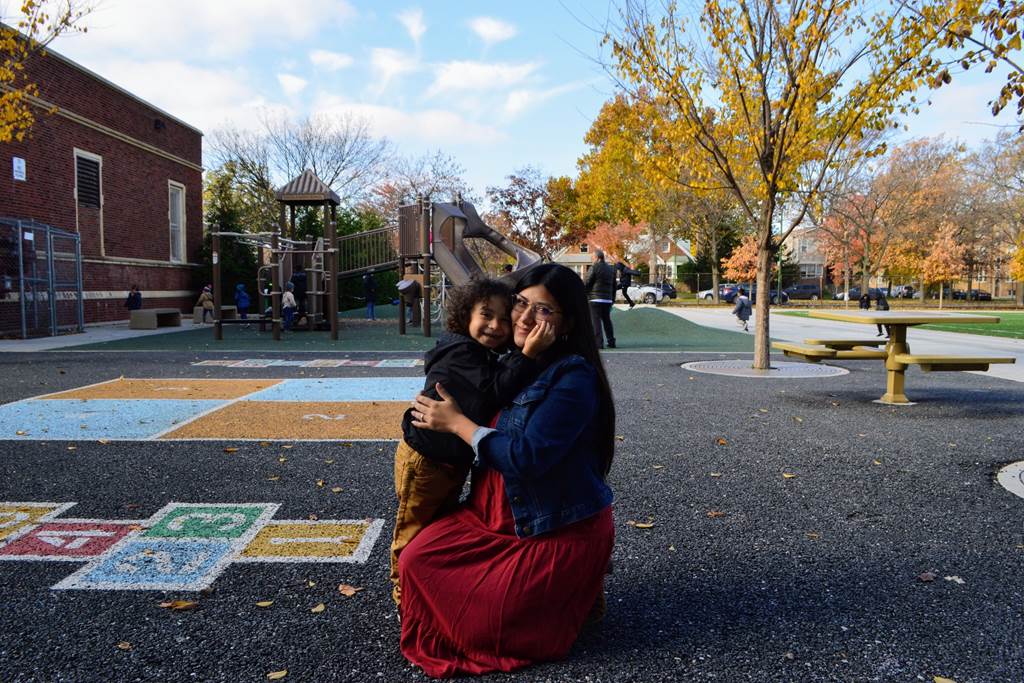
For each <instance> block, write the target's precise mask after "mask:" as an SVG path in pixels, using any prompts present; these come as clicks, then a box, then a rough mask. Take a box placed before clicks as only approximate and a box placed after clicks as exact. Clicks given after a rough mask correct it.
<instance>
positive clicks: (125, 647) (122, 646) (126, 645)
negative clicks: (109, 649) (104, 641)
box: [117, 640, 132, 650]
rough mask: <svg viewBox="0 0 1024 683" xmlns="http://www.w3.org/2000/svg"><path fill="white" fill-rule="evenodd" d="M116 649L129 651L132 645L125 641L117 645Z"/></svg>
mask: <svg viewBox="0 0 1024 683" xmlns="http://www.w3.org/2000/svg"><path fill="white" fill-rule="evenodd" d="M117 649H118V650H130V649H132V644H131V643H129V642H128V641H127V640H122V641H121V642H120V643H118V644H117Z"/></svg>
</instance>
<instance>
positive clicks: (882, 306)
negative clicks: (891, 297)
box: [875, 290, 889, 337]
mask: <svg viewBox="0 0 1024 683" xmlns="http://www.w3.org/2000/svg"><path fill="white" fill-rule="evenodd" d="M875 309H877V310H879V311H888V310H889V301H888V299H886V298H885V293H884V292H882V291H881V290H879V291H878V298H877V299H875ZM875 327H877V328H878V336H879V337H882V336H885V337H888V336H889V326H888V325H886V326H885V330H884V331H883V330H882V325H881V324H876V325H875Z"/></svg>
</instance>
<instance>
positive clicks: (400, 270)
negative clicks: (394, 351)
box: [398, 256, 405, 335]
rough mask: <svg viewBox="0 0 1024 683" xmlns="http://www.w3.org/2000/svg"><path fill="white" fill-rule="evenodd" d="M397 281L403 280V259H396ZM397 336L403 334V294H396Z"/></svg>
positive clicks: (401, 257) (402, 257)
mask: <svg viewBox="0 0 1024 683" xmlns="http://www.w3.org/2000/svg"><path fill="white" fill-rule="evenodd" d="M398 279H399V280H404V279H405V257H404V256H399V257H398ZM398 334H402V335H404V334H405V294H402V293H399V294H398Z"/></svg>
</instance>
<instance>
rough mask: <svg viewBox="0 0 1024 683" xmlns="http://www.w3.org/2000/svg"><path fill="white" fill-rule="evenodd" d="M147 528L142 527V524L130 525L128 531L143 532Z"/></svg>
mask: <svg viewBox="0 0 1024 683" xmlns="http://www.w3.org/2000/svg"><path fill="white" fill-rule="evenodd" d="M145 528H146V527H144V526H142V525H141V524H129V525H128V531H142V530H143V529H145Z"/></svg>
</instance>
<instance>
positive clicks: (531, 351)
mask: <svg viewBox="0 0 1024 683" xmlns="http://www.w3.org/2000/svg"><path fill="white" fill-rule="evenodd" d="M554 342H555V328H554V326H553V325H552V324H551V323H549V322H547V321H546V320H545V321H540V320H538V321H537V324H536V325H534V326H533V329H532V330H530V334H528V335H527V336H526V343H524V344H523V355H524V356H526V357H527V358H536V357H537V356H539V355H540V354H542V353H544V351H545V350H547V348H548V347H549V346H551V345H552V344H553V343H554Z"/></svg>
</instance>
